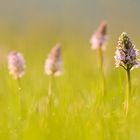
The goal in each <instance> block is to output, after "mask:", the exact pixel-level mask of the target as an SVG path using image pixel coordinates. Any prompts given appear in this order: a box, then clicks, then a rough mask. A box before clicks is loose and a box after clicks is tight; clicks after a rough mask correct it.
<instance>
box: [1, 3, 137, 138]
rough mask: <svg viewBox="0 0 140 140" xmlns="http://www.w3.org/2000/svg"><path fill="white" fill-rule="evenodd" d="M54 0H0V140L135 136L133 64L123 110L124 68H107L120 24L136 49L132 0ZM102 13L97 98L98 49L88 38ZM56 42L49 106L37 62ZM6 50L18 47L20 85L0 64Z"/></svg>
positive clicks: (40, 63) (40, 62)
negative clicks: (104, 33) (104, 38)
mask: <svg viewBox="0 0 140 140" xmlns="http://www.w3.org/2000/svg"><path fill="white" fill-rule="evenodd" d="M55 2H56V1H53V2H51V1H50V2H49V1H48V0H47V1H46V3H45V1H44V4H43V0H41V2H39V1H38V0H35V3H34V2H32V1H31V0H30V3H28V2H25V3H24V1H23V6H22V3H19V2H18V1H16V0H15V1H14V2H13V3H7V4H6V2H3V3H2V4H4V5H5V7H6V5H7V7H6V9H4V8H5V7H4V6H3V5H2V4H0V6H1V8H0V9H1V10H2V11H1V15H2V17H0V19H1V20H0V140H140V68H138V69H134V70H133V71H131V76H132V94H131V95H130V97H129V110H128V114H127V116H126V115H125V114H124V100H125V94H126V92H127V76H126V72H125V70H123V69H122V68H115V61H114V55H115V50H116V46H117V40H118V37H119V35H120V34H121V32H123V31H126V32H128V35H130V38H131V39H132V41H133V42H134V44H135V45H136V47H137V48H138V49H140V47H139V45H140V40H139V36H140V35H139V21H140V20H139V14H138V13H139V4H140V2H139V1H137V0H134V1H133V2H130V0H124V1H121V0H118V1H114V2H113V1H110V0H108V1H106V2H105V1H100V0H99V1H97V0H93V2H92V1H91V0H87V2H86V1H84V0H81V3H80V0H77V1H74V0H72V1H69V0H67V1H61V2H60V3H59V2H56V3H55ZM127 2H128V3H127ZM0 3H1V2H0ZM16 3H17V5H16ZM40 3H42V4H40ZM28 4H29V5H28ZM39 4H40V5H39ZM45 4H46V5H45ZM13 5H14V6H13ZM39 6H40V7H39ZM12 7H13V8H12ZM38 7H39V8H38ZM21 9H22V10H21ZM130 9H131V10H130ZM71 11H72V12H71ZM104 19H105V20H106V21H107V23H108V36H109V40H108V43H107V46H106V51H105V52H104V73H105V89H106V93H105V95H104V97H103V96H102V92H103V91H102V86H103V83H102V74H101V73H100V71H99V66H98V64H99V60H98V52H97V51H96V50H95V51H94V50H92V49H91V45H90V43H89V40H90V38H91V35H92V33H94V31H95V30H96V28H97V27H98V24H99V23H100V21H102V20H104ZM58 42H60V43H61V44H62V61H63V75H62V76H60V77H54V78H53V81H52V93H53V95H54V96H53V104H52V106H51V109H50V108H49V106H48V104H47V96H48V90H49V80H50V77H49V76H47V75H45V72H44V64H45V59H46V58H47V56H48V54H49V52H50V50H51V48H52V47H53V46H54V45H55V44H56V43H58ZM13 50H16V51H18V52H21V53H22V54H23V56H24V58H25V61H26V72H25V75H24V76H23V77H22V78H21V81H20V82H21V91H19V90H18V88H19V86H18V82H17V80H14V79H13V77H12V76H11V75H10V74H9V71H8V66H7V55H8V53H9V52H10V51H13ZM139 58H140V57H139Z"/></svg>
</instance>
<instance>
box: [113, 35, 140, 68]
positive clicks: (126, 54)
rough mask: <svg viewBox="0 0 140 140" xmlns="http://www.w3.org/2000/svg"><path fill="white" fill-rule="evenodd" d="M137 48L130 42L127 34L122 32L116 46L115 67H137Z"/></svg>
mask: <svg viewBox="0 0 140 140" xmlns="http://www.w3.org/2000/svg"><path fill="white" fill-rule="evenodd" d="M137 56H138V50H137V49H136V48H135V45H134V44H133V43H132V42H131V40H130V38H129V37H128V35H127V34H126V33H125V32H123V33H122V34H121V35H120V37H119V40H118V45H117V47H116V55H115V57H114V58H115V61H116V67H119V66H122V67H123V68H124V69H126V70H131V69H133V68H135V67H139V62H138V59H137Z"/></svg>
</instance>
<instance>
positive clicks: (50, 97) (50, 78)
mask: <svg viewBox="0 0 140 140" xmlns="http://www.w3.org/2000/svg"><path fill="white" fill-rule="evenodd" d="M52 82H53V75H50V77H49V87H48V98H49V110H50V112H51V111H52V96H53V95H52V94H53V93H52V86H53V83H52Z"/></svg>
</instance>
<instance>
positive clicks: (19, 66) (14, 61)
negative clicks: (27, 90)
mask: <svg viewBox="0 0 140 140" xmlns="http://www.w3.org/2000/svg"><path fill="white" fill-rule="evenodd" d="M8 68H9V71H10V74H11V75H13V76H14V78H15V79H18V78H21V77H22V76H23V75H24V72H25V60H24V58H23V55H22V54H21V53H18V52H16V51H13V52H11V53H10V54H9V55H8Z"/></svg>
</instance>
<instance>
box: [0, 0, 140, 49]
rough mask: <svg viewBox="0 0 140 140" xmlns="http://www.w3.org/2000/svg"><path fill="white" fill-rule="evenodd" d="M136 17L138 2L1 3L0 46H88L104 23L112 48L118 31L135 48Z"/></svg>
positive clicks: (44, 0) (37, 0) (32, 0)
mask: <svg viewBox="0 0 140 140" xmlns="http://www.w3.org/2000/svg"><path fill="white" fill-rule="evenodd" d="M139 14H140V1H139V0H3V1H2V0H1V1H0V43H1V44H3V45H5V44H6V45H7V46H9V47H10V46H12V45H13V46H15V47H19V44H20V43H22V40H24V43H25V42H26V43H25V44H26V45H27V46H30V45H34V44H35V45H36V46H37V44H38V46H39V45H40V44H43V43H46V44H45V45H47V44H48V45H53V44H54V43H55V42H59V41H60V42H62V43H65V44H69V45H71V46H72V45H73V44H75V42H76V43H77V46H78V44H79V45H81V44H83V46H84V45H89V44H88V43H89V39H90V37H91V35H92V33H93V32H94V31H95V30H96V28H97V27H98V24H99V23H100V22H101V21H102V20H106V21H107V22H108V33H109V36H110V42H112V43H110V47H111V46H112V47H113V48H114V47H115V46H114V45H115V41H116V40H117V38H118V35H119V34H120V33H121V32H122V31H126V32H127V33H128V34H129V35H130V36H131V38H132V40H134V41H135V44H137V45H138V44H140V43H139V36H140V32H139V25H140V15H139ZM19 40H20V43H19ZM31 40H32V41H31ZM66 40H67V41H66ZM17 42H18V43H17ZM8 43H9V44H8Z"/></svg>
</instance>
